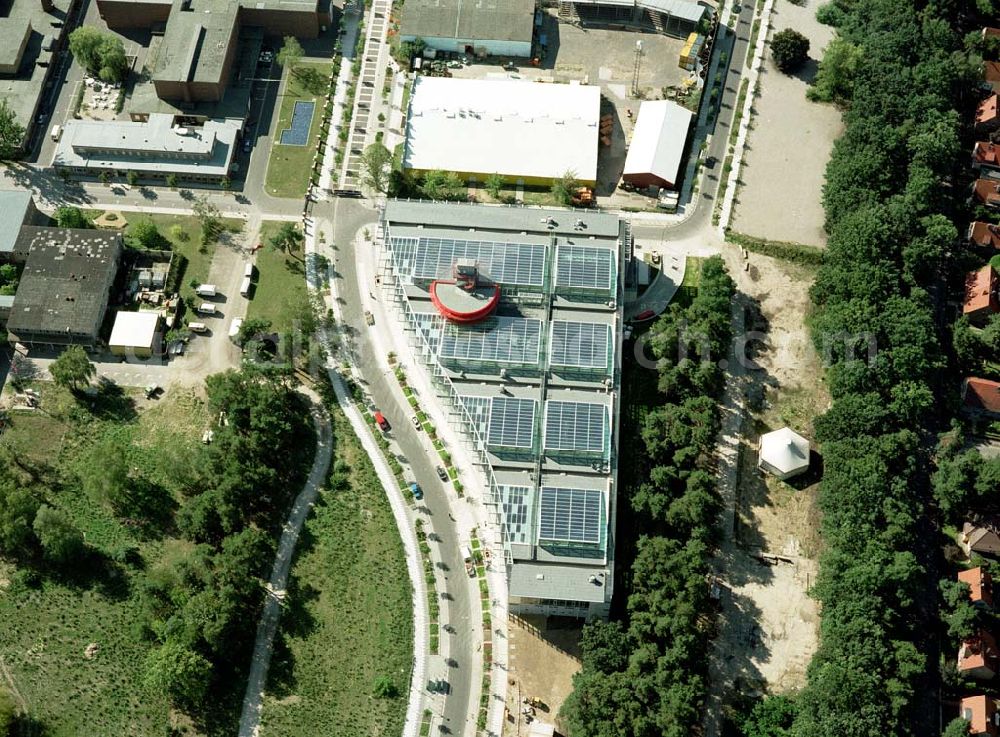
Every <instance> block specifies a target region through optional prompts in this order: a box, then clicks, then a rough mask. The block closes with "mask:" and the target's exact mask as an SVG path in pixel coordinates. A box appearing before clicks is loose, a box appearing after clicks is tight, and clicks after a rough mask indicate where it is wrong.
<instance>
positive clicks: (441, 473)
mask: <svg viewBox="0 0 1000 737" xmlns="http://www.w3.org/2000/svg"><path fill="white" fill-rule="evenodd" d="M434 470H435V471H437V475H438V478H439V479H441V480H442V481H447V480H448V472H447V471H445V470H444V466H437V467H436V468H435V469H434Z"/></svg>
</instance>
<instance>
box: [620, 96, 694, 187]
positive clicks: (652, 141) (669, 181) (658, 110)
mask: <svg viewBox="0 0 1000 737" xmlns="http://www.w3.org/2000/svg"><path fill="white" fill-rule="evenodd" d="M693 118H694V113H692V112H691V111H690V110H688V109H687V108H684V107H681V106H680V105H678V104H677V103H676V102H673V101H671V100H648V101H646V102H644V103H642V105H641V106H640V107H639V117H638V118H637V119H636V121H635V130H633V131H632V143H631V144H629V147H628V155H627V156H626V157H625V168H624V170H623V171H622V179H624V180H625V181H626V182H628V183H629V184H633V185H635V186H636V187H652V186H657V187H668V188H673V187H676V186H677V184H678V182H679V181H680V168H681V160H682V159H683V158H684V144H685V143H686V142H687V136H688V129H690V127H691V120H692V119H693Z"/></svg>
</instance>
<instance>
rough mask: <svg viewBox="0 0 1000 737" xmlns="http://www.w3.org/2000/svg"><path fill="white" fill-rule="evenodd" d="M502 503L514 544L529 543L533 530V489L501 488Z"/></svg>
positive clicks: (521, 487) (518, 487)
mask: <svg viewBox="0 0 1000 737" xmlns="http://www.w3.org/2000/svg"><path fill="white" fill-rule="evenodd" d="M500 502H501V504H502V505H503V513H504V518H505V520H506V522H507V534H508V535H510V537H511V541H512V542H517V543H527V542H529V533H530V528H531V489H530V488H529V487H527V486H501V487H500Z"/></svg>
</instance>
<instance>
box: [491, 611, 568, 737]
mask: <svg viewBox="0 0 1000 737" xmlns="http://www.w3.org/2000/svg"><path fill="white" fill-rule="evenodd" d="M508 625H509V626H508V629H507V633H508V636H509V637H510V648H509V652H510V669H509V671H508V673H507V676H508V678H509V681H510V682H509V684H508V688H507V713H508V718H507V720H505V721H504V732H503V733H504V735H507V736H508V737H513V736H515V735H517V736H518V737H526V736H527V735H528V732H529V729H530V723H529V722H528V721H527V719H526V718H525V715H524V714H522V710H523V709H524V708H525V706H526V705H525V704H524V703H523V700H524V699H525V698H528V697H534V698H536V699H541V703H542V705H541V706H538V707H535V708H534V717H533V719H537V720H539V721H542V722H547V723H550V724H555V725H556V729H557V730H558V729H559V721H558V719H556V715H557V714H558V713H559V709H560V708H561V707H562V705H563V702H564V701H565V700H566V697H567V696H569V694H570V692H571V691H572V690H573V674H574V673H576V672H577V671H578V670H579V669H580V660H579V655H580V633H581V631H582V628H581V626H580V624H579V623H578V622H573V621H572V620H566V619H561V618H558V617H550V618H548V619H546V618H545V617H534V616H528V617H525V618H524V619H521V618H518V617H511V618H510V619H509V620H508Z"/></svg>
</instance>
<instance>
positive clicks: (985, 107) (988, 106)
mask: <svg viewBox="0 0 1000 737" xmlns="http://www.w3.org/2000/svg"><path fill="white" fill-rule="evenodd" d="M997 128H1000V96H998V95H997V94H996V93H994V94H992V95H990V96H989V97H987V98H986V99H984V100H983V101H982V102H980V103H979V105H978V106H977V107H976V133H979V134H984V133H985V134H988V133H992V132H993V131H995V130H996V129H997Z"/></svg>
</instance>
